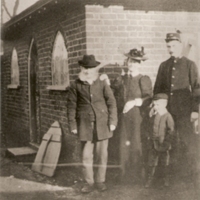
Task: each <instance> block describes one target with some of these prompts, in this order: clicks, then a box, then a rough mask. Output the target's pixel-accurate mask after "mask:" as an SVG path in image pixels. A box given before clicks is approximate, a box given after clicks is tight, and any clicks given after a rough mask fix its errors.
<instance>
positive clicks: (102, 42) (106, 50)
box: [86, 5, 200, 83]
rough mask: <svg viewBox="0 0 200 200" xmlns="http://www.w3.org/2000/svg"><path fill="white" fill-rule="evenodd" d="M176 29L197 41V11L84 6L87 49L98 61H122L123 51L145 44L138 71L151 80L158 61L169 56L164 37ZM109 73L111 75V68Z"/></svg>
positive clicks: (199, 17) (198, 24)
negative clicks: (138, 9)
mask: <svg viewBox="0 0 200 200" xmlns="http://www.w3.org/2000/svg"><path fill="white" fill-rule="evenodd" d="M176 29H178V30H181V31H182V32H183V33H187V34H192V35H193V36H194V38H195V39H196V41H197V39H198V38H197V35H198V33H199V32H200V13H199V12H183V11H180V12H169V11H148V12H146V11H136V10H132V9H129V8H128V7H126V9H125V8H124V7H123V6H107V7H104V6H102V5H87V6H86V32H87V53H88V54H95V55H96V57H97V59H99V60H100V61H103V62H106V63H110V64H112V65H114V64H119V65H122V64H123V62H124V59H125V56H124V55H123V54H124V53H125V52H128V51H129V50H130V49H132V48H135V47H138V48H140V47H141V46H144V47H145V51H146V53H147V56H148V58H149V60H147V61H146V62H144V63H143V66H142V67H141V73H143V74H147V75H149V76H150V77H151V79H152V82H153V83H154V81H155V76H156V74H157V70H158V66H159V64H160V63H161V62H162V61H164V60H166V59H167V58H168V57H169V56H168V52H167V49H166V43H165V40H164V39H165V36H166V33H168V32H175V30H176ZM199 40H200V38H199ZM197 42H198V41H197ZM109 73H110V74H111V75H112V73H114V70H113V71H109Z"/></svg>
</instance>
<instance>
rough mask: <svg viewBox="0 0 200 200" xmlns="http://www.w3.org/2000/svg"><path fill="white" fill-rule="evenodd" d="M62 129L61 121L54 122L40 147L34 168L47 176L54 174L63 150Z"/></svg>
mask: <svg viewBox="0 0 200 200" xmlns="http://www.w3.org/2000/svg"><path fill="white" fill-rule="evenodd" d="M61 137H62V131H61V128H60V125H59V123H58V122H57V121H56V122H54V123H53V124H52V125H51V127H50V129H49V130H48V132H47V133H46V134H45V135H44V137H43V139H42V143H41V145H40V147H39V150H38V152H37V155H36V157H35V161H34V163H33V164H32V170H33V171H36V172H38V173H41V174H44V175H46V176H50V177H51V176H53V175H54V173H55V169H56V166H57V163H58V159H59V155H60V151H61Z"/></svg>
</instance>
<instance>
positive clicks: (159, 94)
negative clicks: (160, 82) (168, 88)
mask: <svg viewBox="0 0 200 200" xmlns="http://www.w3.org/2000/svg"><path fill="white" fill-rule="evenodd" d="M159 99H166V100H168V95H167V94H165V93H158V94H155V95H154V96H153V100H159Z"/></svg>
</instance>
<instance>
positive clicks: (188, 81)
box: [154, 33, 198, 162]
mask: <svg viewBox="0 0 200 200" xmlns="http://www.w3.org/2000/svg"><path fill="white" fill-rule="evenodd" d="M165 41H166V45H167V49H168V52H169V54H170V58H169V59H168V60H166V61H164V62H163V63H161V65H160V67H159V70H158V74H157V78H156V82H155V86H154V94H157V93H166V94H167V95H168V96H169V101H168V106H167V109H168V111H169V112H170V113H171V115H172V117H173V119H174V122H175V130H176V134H177V135H176V136H177V139H178V140H177V141H179V144H180V145H179V146H181V147H182V148H181V149H182V150H184V152H186V154H184V153H183V151H182V153H183V155H188V153H189V147H190V142H191V134H192V124H191V121H190V120H191V118H193V117H195V115H196V113H195V112H194V111H196V110H197V105H196V103H195V101H194V99H193V95H192V94H193V91H194V89H195V88H197V87H198V71H197V66H196V65H195V63H194V62H193V61H191V60H189V59H188V58H186V57H184V56H182V48H183V46H182V42H181V38H180V34H179V33H168V34H167V35H166V39H165ZM191 145H192V144H191ZM185 158H188V156H187V157H185ZM185 158H184V159H183V160H185ZM185 162H187V161H186V160H185Z"/></svg>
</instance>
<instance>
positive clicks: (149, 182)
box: [145, 167, 156, 188]
mask: <svg viewBox="0 0 200 200" xmlns="http://www.w3.org/2000/svg"><path fill="white" fill-rule="evenodd" d="M155 169H156V167H149V169H148V178H147V182H146V184H145V188H149V187H150V186H151V185H152V182H153V177H154V173H155Z"/></svg>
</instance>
